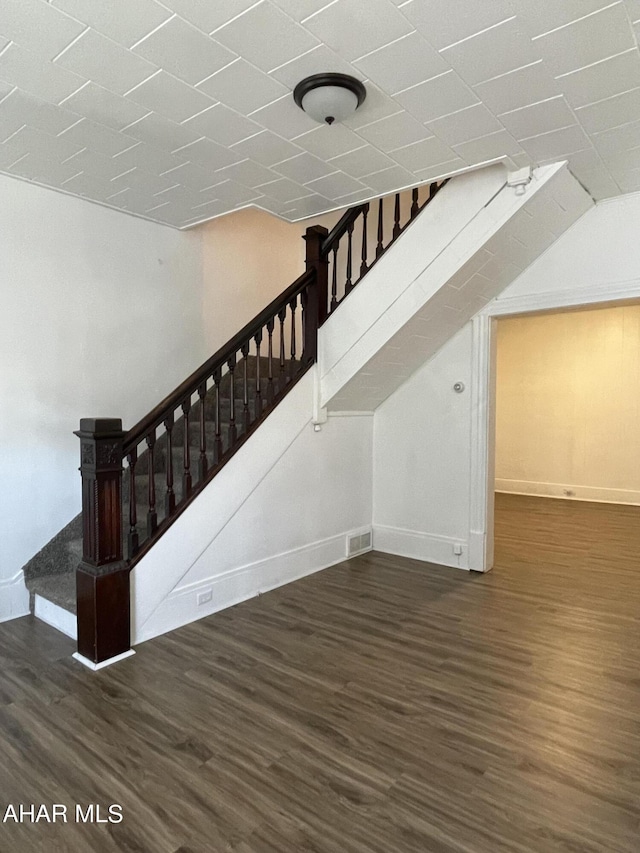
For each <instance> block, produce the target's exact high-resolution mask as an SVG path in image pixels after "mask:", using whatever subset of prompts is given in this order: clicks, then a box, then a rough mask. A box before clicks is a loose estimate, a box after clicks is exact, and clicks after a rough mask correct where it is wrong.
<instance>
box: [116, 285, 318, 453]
mask: <svg viewBox="0 0 640 853" xmlns="http://www.w3.org/2000/svg"><path fill="white" fill-rule="evenodd" d="M314 278H315V270H313V269H310V270H306V271H305V272H303V273H302V275H301V276H299V277H298V278H297V279H296V280H295V281H294V282H293V284H291V285H290V286H289V287H288V288H287V289H286V290H285V291H283V292H282V293H281V294H280V295H279V296H277V297H276V298H275V299H274V300H272V301H271V302H270V303H269V304H268V305H267V307H266V308H263V310H262V311H261V312H260V313H259V314H257V315H256V316H255V317H254V318H253V319H252V320H250V321H249V322H248V323H247V324H246V326H244V327H243V328H242V329H241V330H240V331H239V332H238V333H237V334H235V335H234V336H233V337H232V338H231V340H229V341H227V343H226V344H224V346H222V347H220V349H219V350H217V352H215V353H214V354H213V355H212V356H211V357H210V358H208V359H207V360H206V361H205V362H204V364H202V365H200V367H199V368H198V369H197V370H194V372H193V373H192V374H191V376H189V377H187V379H185V380H184V382H181V383H180V385H178V387H177V388H176V389H175V390H173V391H172V392H171V393H170V394H168V395H167V396H166V397H165V398H164V400H162V401H161V402H160V403H158V405H157V406H156V407H155V408H154V409H152V410H151V411H150V412H149V414H148V415H145V416H144V418H142V419H141V420H139V421H138V423H137V424H136V425H135V426H133V427H132V428H131V429H130V430H129V431H128V432H127V433H125V437H124V445H123V452H124V455H125V456H126V455H127V454H128V453H129V452H130V451H131V450H133V448H134V447H136V446H137V445H138V444H139V443H140V441H142V439H143V438H144V437H145V436H146V435H147V434H148V433H149V432H151V430H153V429H155V428H157V427H159V426H160V424H161V423H162V422H163V421H164V419H165V417H166V416H167V413H168V412H173V411H174V410H175V409H177V408H178V406H179V405H180V404H181V403H182V401H183V400H184V399H185V398H186V397H188V396H190V395H191V394H193V393H195V392H196V391H197V390H198V385H200V383H201V382H203V381H204V380H206V379H207V378H208V377H209V376H211V375H212V374H213V372H214V371H215V370H218V369H219V368H220V367H222V366H223V365H224V364H225V363H226V362H227V360H228V359H229V358H230V357H231V356H232V355H233V354H234V353H236V352H238V350H239V349H240V348H241V346H242V345H243V344H244V343H245V342H246V341H247V340H249V339H250V338H252V337H253V336H254V335H255V334H256V333H257V332H258V331H260V329H262V328H263V327H264V326H265V325H266V323H267V321H268V320H270V319H271V318H272V317H273V316H275V315H276V314H277V313H278V311H280V309H281V308H282V307H283V306H285V305H287V304H288V302H289V300H290V299H292V298H293V297H294V296H296V295H297V294H299V293H300V292H301V291H303V290H304V289H305V288H306V287H308V286H309V285H310V284H311V283H312V282H313V280H314Z"/></svg>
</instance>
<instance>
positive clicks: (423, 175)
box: [415, 157, 468, 181]
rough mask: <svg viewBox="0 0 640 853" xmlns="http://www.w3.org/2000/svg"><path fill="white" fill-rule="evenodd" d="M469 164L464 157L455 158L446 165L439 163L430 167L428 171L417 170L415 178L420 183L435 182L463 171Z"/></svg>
mask: <svg viewBox="0 0 640 853" xmlns="http://www.w3.org/2000/svg"><path fill="white" fill-rule="evenodd" d="M467 165H468V164H467V163H466V162H465V161H464V160H463V159H462V157H454V159H453V160H448V161H447V162H446V163H437V164H436V165H435V166H429V167H428V168H427V169H416V170H415V176H416V178H418V179H419V180H420V181H435V180H436V179H438V178H443V177H447V176H449V175H453V174H454V173H455V172H459V171H462V170H463V169H464V168H465V167H466V166H467Z"/></svg>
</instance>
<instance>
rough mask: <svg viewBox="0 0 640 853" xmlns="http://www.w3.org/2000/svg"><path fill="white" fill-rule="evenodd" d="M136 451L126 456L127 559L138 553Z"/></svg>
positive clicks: (134, 449)
mask: <svg viewBox="0 0 640 853" xmlns="http://www.w3.org/2000/svg"><path fill="white" fill-rule="evenodd" d="M137 461H138V451H137V449H136V448H135V447H134V448H133V450H132V451H131V453H129V454H128V455H127V462H128V463H129V535H128V539H127V553H128V556H129V559H131V558H132V557H135V555H136V554H137V553H138V546H139V544H140V543H139V539H138V508H137V506H136V463H137Z"/></svg>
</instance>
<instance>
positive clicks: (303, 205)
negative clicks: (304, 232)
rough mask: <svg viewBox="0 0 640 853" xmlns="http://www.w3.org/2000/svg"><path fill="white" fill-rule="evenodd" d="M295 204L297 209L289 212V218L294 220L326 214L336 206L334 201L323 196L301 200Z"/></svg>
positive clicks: (311, 196)
mask: <svg viewBox="0 0 640 853" xmlns="http://www.w3.org/2000/svg"><path fill="white" fill-rule="evenodd" d="M294 204H295V207H294V208H293V209H292V210H291V211H290V212H289V218H291V219H294V220H296V219H305V218H306V217H307V216H314V215H316V214H318V213H324V212H325V211H326V210H327V208H330V207H333V206H334V202H333V201H331V200H330V199H327V198H325V197H324V196H321V195H310V196H307V197H306V198H300V199H298V200H297V201H296V202H294Z"/></svg>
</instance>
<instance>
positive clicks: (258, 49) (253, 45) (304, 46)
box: [215, 2, 318, 71]
mask: <svg viewBox="0 0 640 853" xmlns="http://www.w3.org/2000/svg"><path fill="white" fill-rule="evenodd" d="M215 37H216V40H217V41H219V42H220V43H221V44H223V45H225V47H228V48H229V49H230V50H233V51H235V52H236V53H238V54H240V55H241V56H243V57H244V59H247V60H248V61H249V62H252V63H253V64H254V65H257V66H258V68H262V70H263V71H271V70H272V69H273V68H277V67H278V66H279V65H283V64H284V63H285V62H289V60H291V59H294V58H295V57H297V56H300V54H301V53H305V52H306V51H308V50H311V48H312V47H315V46H316V45H317V44H318V41H317V39H316V38H314V37H313V36H312V35H311V34H310V33H309V32H307V31H306V30H305V29H303V27H301V26H300V25H299V24H296V23H295V22H294V21H292V20H291V18H289V16H288V15H285V14H284V12H282V10H281V9H278V8H277V7H275V6H272V5H271V4H270V3H266V2H262V3H259V4H258V5H257V6H254V7H253V8H252V9H249V11H248V12H245V13H244V14H243V15H241V16H240V17H239V18H236V19H235V20H233V21H231V22H230V23H228V24H226V25H225V26H224V27H221V28H220V29H219V30H216V34H215Z"/></svg>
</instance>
